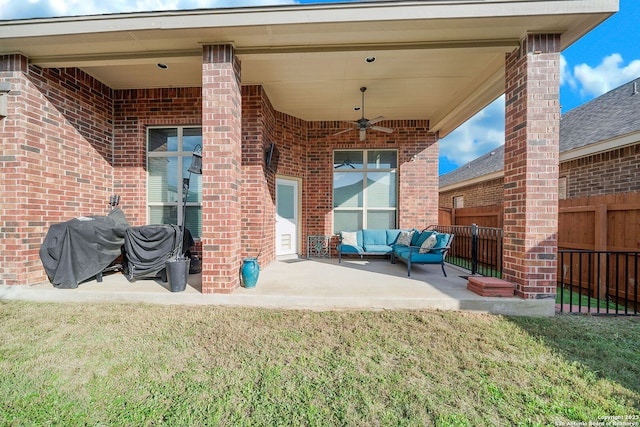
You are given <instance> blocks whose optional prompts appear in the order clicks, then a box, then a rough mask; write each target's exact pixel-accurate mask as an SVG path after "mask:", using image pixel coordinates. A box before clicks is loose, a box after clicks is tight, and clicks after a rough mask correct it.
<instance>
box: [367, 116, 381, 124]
mask: <svg viewBox="0 0 640 427" xmlns="http://www.w3.org/2000/svg"><path fill="white" fill-rule="evenodd" d="M383 120H384V116H378V117H376V118H375V119H372V120H369V124H371V125H372V124H374V123H378V122H381V121H383Z"/></svg>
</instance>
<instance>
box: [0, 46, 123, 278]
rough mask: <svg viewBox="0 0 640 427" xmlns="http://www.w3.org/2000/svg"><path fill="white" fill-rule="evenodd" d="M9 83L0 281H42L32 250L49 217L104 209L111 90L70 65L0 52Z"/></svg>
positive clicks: (108, 186) (0, 159) (1, 129)
mask: <svg viewBox="0 0 640 427" xmlns="http://www.w3.org/2000/svg"><path fill="white" fill-rule="evenodd" d="M0 78H2V80H3V81H8V82H10V83H11V86H12V87H11V93H10V94H9V97H8V116H7V117H6V118H4V119H3V120H2V121H0V139H1V140H2V144H1V148H0V150H1V152H0V163H1V164H0V170H1V171H0V180H1V181H2V197H3V201H2V205H3V209H2V215H1V216H2V219H1V220H0V266H1V267H0V268H1V270H0V284H9V285H14V284H18V285H20V284H22V285H24V284H33V283H39V282H43V281H46V274H45V272H44V270H43V268H42V264H41V261H40V257H39V250H40V246H41V244H42V242H43V240H44V237H45V235H46V232H47V230H48V228H49V226H50V225H51V224H54V223H58V222H63V221H67V220H70V219H73V218H75V217H78V216H82V215H105V214H107V213H108V207H109V196H110V195H111V194H112V193H113V188H112V185H113V168H112V166H111V161H112V155H113V152H112V148H111V147H112V142H113V135H112V126H113V123H112V120H111V111H112V107H113V100H112V94H111V90H110V89H109V88H107V87H106V86H104V85H103V84H102V83H100V82H98V81H97V80H95V79H94V78H93V77H91V76H89V75H87V74H85V73H83V72H82V71H80V70H77V69H40V68H38V67H35V66H27V60H26V58H24V57H22V56H19V55H9V56H2V57H0Z"/></svg>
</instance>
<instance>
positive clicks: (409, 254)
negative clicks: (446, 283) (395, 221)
mask: <svg viewBox="0 0 640 427" xmlns="http://www.w3.org/2000/svg"><path fill="white" fill-rule="evenodd" d="M338 238H339V243H338V245H337V247H336V249H337V250H338V262H339V263H340V262H342V255H343V254H351V255H359V256H360V258H362V257H364V256H365V255H389V256H390V257H391V263H392V264H395V263H396V260H398V259H399V260H401V261H403V262H405V263H406V264H407V275H408V276H411V265H412V264H440V265H441V266H442V272H443V273H444V276H445V277H446V276H447V273H446V272H445V270H444V259H445V257H446V255H447V251H448V250H449V248H450V247H451V242H452V241H453V234H445V233H438V232H436V231H434V230H426V229H425V230H422V231H419V230H416V229H412V230H400V229H371V230H367V229H364V230H357V231H351V232H348V231H342V232H340V233H339V234H338Z"/></svg>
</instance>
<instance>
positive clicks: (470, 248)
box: [428, 224, 640, 316]
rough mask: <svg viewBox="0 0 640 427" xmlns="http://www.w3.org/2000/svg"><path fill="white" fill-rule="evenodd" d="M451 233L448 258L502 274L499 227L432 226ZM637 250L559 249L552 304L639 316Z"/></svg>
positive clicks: (483, 271)
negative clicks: (556, 282) (554, 297)
mask: <svg viewBox="0 0 640 427" xmlns="http://www.w3.org/2000/svg"><path fill="white" fill-rule="evenodd" d="M428 228H429V229H434V230H436V231H438V232H439V233H449V234H454V235H455V237H454V239H453V243H452V245H451V249H450V250H449V253H448V254H447V258H446V260H445V261H446V262H448V263H450V264H453V265H457V266H459V267H462V268H465V269H468V270H470V271H471V274H481V275H483V276H491V277H500V278H501V277H502V250H503V246H502V245H503V233H502V229H501V228H489V227H478V226H477V225H476V224H472V225H432V226H430V227H428ZM639 281H640V251H637V252H634V251H630V252H629V251H591V250H568V249H560V250H558V288H557V295H556V303H557V307H558V310H559V311H560V312H565V313H589V314H612V315H634V316H637V315H640V294H638V292H639V291H640V283H638V282H639Z"/></svg>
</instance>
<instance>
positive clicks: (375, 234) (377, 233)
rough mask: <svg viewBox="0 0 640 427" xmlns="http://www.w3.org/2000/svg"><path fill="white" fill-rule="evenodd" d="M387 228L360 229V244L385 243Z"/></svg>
mask: <svg viewBox="0 0 640 427" xmlns="http://www.w3.org/2000/svg"><path fill="white" fill-rule="evenodd" d="M386 244H387V230H362V246H364V247H365V248H366V247H367V246H369V245H386Z"/></svg>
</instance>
